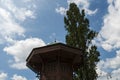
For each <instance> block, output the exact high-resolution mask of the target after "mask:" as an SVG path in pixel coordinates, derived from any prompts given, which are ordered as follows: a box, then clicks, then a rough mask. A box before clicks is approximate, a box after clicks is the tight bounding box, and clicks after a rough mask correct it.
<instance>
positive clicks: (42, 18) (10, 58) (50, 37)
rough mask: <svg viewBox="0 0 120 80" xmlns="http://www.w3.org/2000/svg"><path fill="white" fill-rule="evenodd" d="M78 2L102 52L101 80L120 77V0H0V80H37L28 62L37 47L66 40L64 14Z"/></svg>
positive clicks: (117, 79)
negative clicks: (96, 33) (32, 51)
mask: <svg viewBox="0 0 120 80" xmlns="http://www.w3.org/2000/svg"><path fill="white" fill-rule="evenodd" d="M71 2H75V3H76V4H77V5H78V7H79V8H80V10H81V9H85V11H86V17H87V18H88V19H89V20H90V28H91V29H93V30H95V31H98V32H99V34H98V37H97V38H95V40H93V44H95V45H97V46H98V50H99V51H100V53H101V56H100V59H101V60H100V62H99V63H98V64H97V72H98V74H99V78H98V80H107V77H108V78H109V75H111V76H112V78H110V80H120V76H119V75H120V37H119V35H120V0H52V1H51V0H0V61H1V62H0V63H1V64H0V80H36V77H35V76H36V74H34V73H33V72H32V71H31V70H30V69H28V68H27V67H26V66H25V59H26V58H27V56H28V55H29V53H30V51H31V50H32V49H33V48H34V47H40V46H45V45H47V44H49V43H52V42H54V40H55V39H56V40H57V41H58V42H62V43H65V35H66V31H65V29H64V20H63V19H64V15H65V12H66V10H68V5H69V4H70V3H71Z"/></svg>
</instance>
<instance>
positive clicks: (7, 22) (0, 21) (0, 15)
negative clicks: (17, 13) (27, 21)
mask: <svg viewBox="0 0 120 80" xmlns="http://www.w3.org/2000/svg"><path fill="white" fill-rule="evenodd" d="M24 32H25V29H24V28H22V27H21V26H20V25H19V24H17V23H16V22H15V21H14V20H13V19H12V16H11V14H10V13H9V12H8V11H6V10H5V9H3V8H0V38H1V41H4V40H5V38H6V37H11V38H13V37H15V36H16V35H19V36H23V35H24Z"/></svg>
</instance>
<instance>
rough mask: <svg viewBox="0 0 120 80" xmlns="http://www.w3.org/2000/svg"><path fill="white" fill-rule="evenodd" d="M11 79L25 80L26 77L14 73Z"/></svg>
mask: <svg viewBox="0 0 120 80" xmlns="http://www.w3.org/2000/svg"><path fill="white" fill-rule="evenodd" d="M11 80H27V78H26V77H23V76H20V75H17V74H14V75H13V77H12V78H11Z"/></svg>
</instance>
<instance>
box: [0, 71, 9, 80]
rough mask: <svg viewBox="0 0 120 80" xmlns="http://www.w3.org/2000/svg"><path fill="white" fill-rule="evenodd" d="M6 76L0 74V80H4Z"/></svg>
mask: <svg viewBox="0 0 120 80" xmlns="http://www.w3.org/2000/svg"><path fill="white" fill-rule="evenodd" d="M6 78H7V74H6V73H3V72H2V73H0V80H6Z"/></svg>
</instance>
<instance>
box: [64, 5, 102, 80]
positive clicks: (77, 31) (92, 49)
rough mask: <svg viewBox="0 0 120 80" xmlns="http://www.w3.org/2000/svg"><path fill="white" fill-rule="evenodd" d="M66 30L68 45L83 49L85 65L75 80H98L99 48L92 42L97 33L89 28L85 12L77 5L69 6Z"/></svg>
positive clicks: (81, 67) (65, 21)
mask: <svg viewBox="0 0 120 80" xmlns="http://www.w3.org/2000/svg"><path fill="white" fill-rule="evenodd" d="M64 23H65V29H66V31H67V35H66V44H67V45H69V46H72V47H76V48H80V49H82V53H83V64H82V65H81V66H80V67H79V69H78V71H76V72H75V74H76V76H74V79H75V80H96V79H97V73H96V64H97V62H98V61H99V56H100V54H99V52H98V51H97V47H96V46H95V45H93V44H92V40H93V39H94V38H95V37H96V36H97V34H98V33H97V32H95V31H93V30H91V29H90V28H89V20H88V19H87V18H86V17H85V11H84V10H82V11H79V8H78V7H77V5H76V4H75V3H71V4H70V5H69V10H67V12H66V16H65V17H64Z"/></svg>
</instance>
